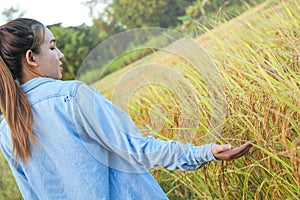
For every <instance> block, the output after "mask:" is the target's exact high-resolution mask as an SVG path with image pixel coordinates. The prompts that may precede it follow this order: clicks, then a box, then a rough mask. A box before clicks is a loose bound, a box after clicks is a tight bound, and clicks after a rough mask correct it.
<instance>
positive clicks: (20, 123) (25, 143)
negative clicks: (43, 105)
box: [0, 56, 36, 162]
mask: <svg viewBox="0 0 300 200" xmlns="http://www.w3.org/2000/svg"><path fill="white" fill-rule="evenodd" d="M0 108H1V110H2V112H3V115H4V117H5V119H6V121H7V123H8V126H9V128H10V131H11V137H12V148H13V150H12V156H13V155H14V154H15V161H18V160H19V159H20V158H21V159H22V160H23V161H25V162H26V161H27V160H28V158H29V157H30V142H33V143H34V144H35V143H36V140H35V137H34V135H33V132H32V125H33V114H32V110H31V106H30V103H29V101H28V99H27V97H26V94H25V93H24V91H23V90H22V89H21V87H20V86H19V84H18V83H17V82H16V81H15V80H14V78H13V76H12V73H11V72H10V70H9V68H8V67H7V65H6V64H5V62H4V61H3V59H2V57H1V56H0Z"/></svg>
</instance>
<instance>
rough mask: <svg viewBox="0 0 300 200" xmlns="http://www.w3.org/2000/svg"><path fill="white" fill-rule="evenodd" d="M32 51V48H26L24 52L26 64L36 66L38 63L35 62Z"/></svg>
mask: <svg viewBox="0 0 300 200" xmlns="http://www.w3.org/2000/svg"><path fill="white" fill-rule="evenodd" d="M34 57H35V56H34V53H33V52H32V50H27V51H26V54H25V61H26V63H27V64H28V65H30V66H33V67H38V64H37V63H36V61H35V59H34Z"/></svg>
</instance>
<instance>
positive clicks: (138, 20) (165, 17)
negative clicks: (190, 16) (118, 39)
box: [112, 0, 194, 29]
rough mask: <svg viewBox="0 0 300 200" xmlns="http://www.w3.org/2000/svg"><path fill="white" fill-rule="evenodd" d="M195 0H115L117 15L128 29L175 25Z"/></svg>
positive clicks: (115, 13) (114, 8) (115, 12)
mask: <svg viewBox="0 0 300 200" xmlns="http://www.w3.org/2000/svg"><path fill="white" fill-rule="evenodd" d="M192 2H194V0H186V1H182V0H172V1H171V0H167V1H163V0H139V1H134V0H113V2H112V7H113V11H114V15H115V17H116V18H117V19H118V20H119V21H120V22H121V23H122V24H123V25H125V26H126V28H127V29H132V28H139V27H163V28H167V27H175V26H177V25H178V24H179V22H180V21H179V20H177V17H178V16H181V15H183V14H184V13H185V8H186V6H188V5H190V4H191V3H192Z"/></svg>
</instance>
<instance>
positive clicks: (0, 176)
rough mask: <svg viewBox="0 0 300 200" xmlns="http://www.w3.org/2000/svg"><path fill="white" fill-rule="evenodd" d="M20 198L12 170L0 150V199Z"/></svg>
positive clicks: (14, 199) (13, 199) (11, 199)
mask: <svg viewBox="0 0 300 200" xmlns="http://www.w3.org/2000/svg"><path fill="white" fill-rule="evenodd" d="M17 199H22V196H21V194H20V192H19V189H18V187H17V185H16V182H15V179H14V177H13V175H12V172H11V170H10V168H9V166H8V163H7V162H6V160H5V158H4V156H3V155H2V153H1V152H0V200H17Z"/></svg>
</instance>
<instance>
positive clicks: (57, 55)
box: [34, 28, 64, 79]
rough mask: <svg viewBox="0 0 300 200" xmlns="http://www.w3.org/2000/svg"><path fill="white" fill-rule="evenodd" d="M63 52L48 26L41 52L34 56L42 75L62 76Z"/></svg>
mask: <svg viewBox="0 0 300 200" xmlns="http://www.w3.org/2000/svg"><path fill="white" fill-rule="evenodd" d="M63 57H64V55H63V54H62V52H61V51H60V50H59V49H58V48H57V47H56V40H55V38H54V36H53V34H52V33H51V31H50V30H49V29H48V28H45V35H44V42H43V43H42V44H41V45H40V52H39V54H36V55H35V56H34V61H35V62H36V63H37V66H38V70H39V73H40V75H41V76H45V77H48V78H53V79H61V78H62V70H63V68H62V67H61V65H62V62H61V59H62V58H63Z"/></svg>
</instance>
